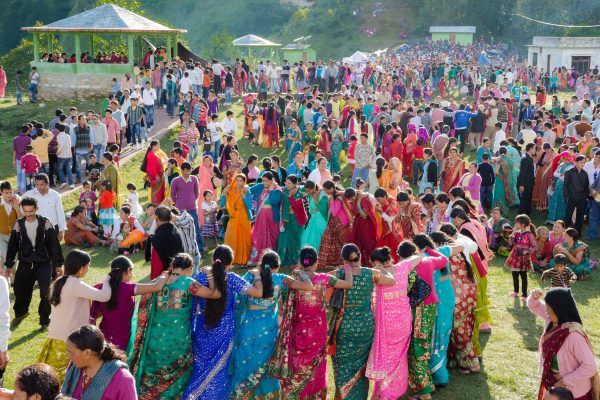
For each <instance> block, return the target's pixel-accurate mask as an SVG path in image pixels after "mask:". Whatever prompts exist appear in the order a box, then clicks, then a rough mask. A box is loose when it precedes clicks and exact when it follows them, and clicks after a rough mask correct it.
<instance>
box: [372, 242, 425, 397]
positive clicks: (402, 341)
mask: <svg viewBox="0 0 600 400" xmlns="http://www.w3.org/2000/svg"><path fill="white" fill-rule="evenodd" d="M421 259H422V257H421V256H420V255H414V256H411V257H409V258H406V259H404V260H401V261H400V263H398V264H396V265H393V259H392V252H391V250H390V249H389V247H380V248H377V249H375V250H374V251H373V253H371V264H372V265H373V268H375V269H378V270H380V271H382V272H384V271H387V272H389V273H391V274H392V275H393V276H394V279H395V280H396V284H395V285H394V286H382V285H377V289H376V300H375V310H374V313H373V314H374V317H375V333H374V336H373V344H372V346H371V352H370V354H369V360H368V361H367V370H366V376H367V378H369V379H370V380H372V381H374V383H375V386H374V388H373V396H372V398H374V399H397V398H400V397H402V396H403V395H404V393H405V392H406V389H407V387H408V346H409V344H410V338H411V332H412V316H411V308H410V303H409V301H408V296H407V291H408V274H409V273H410V271H411V270H412V269H413V268H414V267H416V266H417V264H419V262H421Z"/></svg>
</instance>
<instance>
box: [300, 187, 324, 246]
mask: <svg viewBox="0 0 600 400" xmlns="http://www.w3.org/2000/svg"><path fill="white" fill-rule="evenodd" d="M304 192H305V193H306V194H307V195H308V212H309V213H310V220H309V221H308V224H307V226H306V230H305V231H304V232H303V233H302V247H304V246H310V247H314V248H315V249H318V248H319V246H320V245H321V237H322V236H323V233H324V232H325V228H327V218H328V217H329V199H328V197H327V193H325V192H324V191H323V190H322V189H321V188H320V187H319V186H318V185H317V184H316V183H314V182H313V181H306V183H305V184H304Z"/></svg>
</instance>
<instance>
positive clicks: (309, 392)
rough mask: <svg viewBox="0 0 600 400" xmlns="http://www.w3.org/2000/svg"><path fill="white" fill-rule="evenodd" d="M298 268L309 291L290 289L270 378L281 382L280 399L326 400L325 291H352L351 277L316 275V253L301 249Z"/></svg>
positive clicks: (282, 309)
mask: <svg viewBox="0 0 600 400" xmlns="http://www.w3.org/2000/svg"><path fill="white" fill-rule="evenodd" d="M300 266H301V267H302V270H303V271H304V272H305V273H306V274H307V275H308V276H309V277H310V280H311V281H312V284H313V286H314V289H313V290H311V291H299V290H290V291H289V294H288V296H287V300H286V301H285V302H284V304H283V307H282V308H281V311H280V315H281V324H280V326H279V336H278V339H277V344H276V346H275V350H274V352H273V357H272V358H271V362H270V364H269V370H268V372H269V375H271V376H274V377H276V378H278V379H280V380H281V393H280V398H282V399H286V398H289V399H298V398H299V399H314V400H326V399H327V310H326V308H325V293H326V290H327V289H328V288H336V289H350V288H352V274H346V275H345V280H342V279H339V278H336V277H335V276H333V275H329V274H325V273H317V272H316V269H317V251H316V250H315V249H314V248H313V247H310V246H306V247H304V248H303V249H302V250H300Z"/></svg>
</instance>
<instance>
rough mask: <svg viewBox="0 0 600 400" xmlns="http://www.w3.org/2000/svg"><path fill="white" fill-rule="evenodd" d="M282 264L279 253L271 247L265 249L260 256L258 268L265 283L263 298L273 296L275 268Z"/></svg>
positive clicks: (263, 283)
mask: <svg viewBox="0 0 600 400" xmlns="http://www.w3.org/2000/svg"><path fill="white" fill-rule="evenodd" d="M280 265H281V260H280V259H279V255H278V254H277V253H275V252H274V251H273V250H271V249H268V250H267V251H265V252H264V253H263V255H262V257H261V258H260V264H259V266H258V268H259V270H260V279H262V285H263V295H262V298H263V299H270V298H271V297H273V270H274V269H277V268H279V266H280Z"/></svg>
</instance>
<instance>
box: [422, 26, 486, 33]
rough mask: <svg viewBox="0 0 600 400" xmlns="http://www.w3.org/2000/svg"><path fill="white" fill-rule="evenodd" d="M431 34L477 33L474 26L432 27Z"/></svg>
mask: <svg viewBox="0 0 600 400" xmlns="http://www.w3.org/2000/svg"><path fill="white" fill-rule="evenodd" d="M429 33H475V27H474V26H430V27H429Z"/></svg>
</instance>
